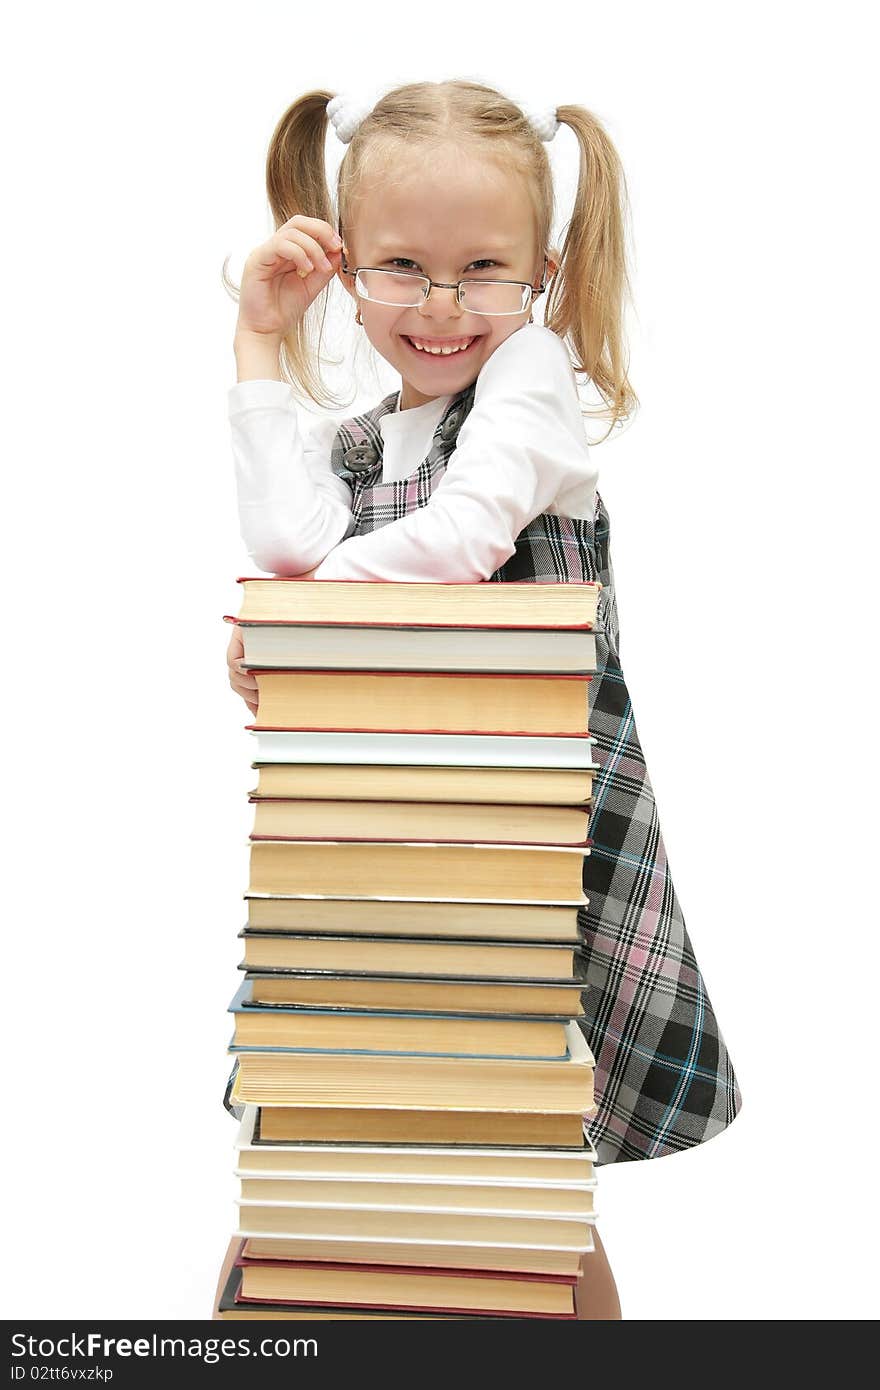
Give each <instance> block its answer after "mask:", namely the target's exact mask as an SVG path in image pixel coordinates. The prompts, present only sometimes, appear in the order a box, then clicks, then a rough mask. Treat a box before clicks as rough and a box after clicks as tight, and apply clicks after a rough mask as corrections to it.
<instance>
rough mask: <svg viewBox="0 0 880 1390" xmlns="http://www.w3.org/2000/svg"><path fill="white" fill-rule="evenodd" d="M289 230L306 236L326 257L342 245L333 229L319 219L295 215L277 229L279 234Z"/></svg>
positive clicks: (299, 214)
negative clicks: (320, 247)
mask: <svg viewBox="0 0 880 1390" xmlns="http://www.w3.org/2000/svg"><path fill="white" fill-rule="evenodd" d="M291 229H295V230H296V231H299V232H302V233H303V235H308V236H309V237H310V239H311V238H313V239H314V240H315V242H316V243H317V244H319V245H320V246H322V247H323V248H324V250H325V251H326V252H327V254H328V255H329V254H330V252H331V251H338V250H340V248H341V245H342V243H341V241H340V239H339V235H338V233H337V232H336V230H335V228H333V227H331V226H330V223H329V222H325V221H324V219H323V218H321V217H303V216H302V214H301V213H295V214H294V216H293V217H289V218H288V219H287V221H286V222H283V223H282V225H281V226H280V227H279V228H278V230H279V232H289V231H290V230H291Z"/></svg>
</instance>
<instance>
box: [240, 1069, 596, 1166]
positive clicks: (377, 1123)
mask: <svg viewBox="0 0 880 1390" xmlns="http://www.w3.org/2000/svg"><path fill="white" fill-rule="evenodd" d="M240 1080H241V1078H240V1076H239V1074H238V1071H237V1070H236V1072H235V1075H234V1077H233V1078H232V1082H231V1085H230V1088H229V1094H230V1099H231V1101H232V1103H233V1104H238V1105H245V1104H246V1102H245V1098H244V1096H243V1095H242V1094H241V1091H240V1089H239V1083H240ZM254 1109H255V1110H256V1113H257V1118H256V1121H255V1126H256V1128H255V1134H254V1142H255V1143H256V1142H259V1143H260V1144H266V1145H275V1144H297V1145H301V1144H314V1143H325V1144H353V1145H364V1144H397V1145H400V1146H401V1147H405V1148H412V1147H414V1146H416V1145H424V1144H442V1145H444V1146H446V1147H449V1146H460V1147H463V1148H472V1147H473V1145H474V1144H481V1145H486V1146H489V1145H491V1146H494V1147H495V1148H497V1149H499V1150H504V1149H523V1148H526V1147H529V1146H531V1147H534V1148H535V1150H536V1151H537V1150H541V1151H543V1150H544V1149H545V1148H549V1147H556V1148H569V1149H571V1151H572V1152H580V1150H581V1147H582V1145H583V1118H582V1116H581V1115H580V1114H578V1113H577V1112H576V1111H574V1112H555V1111H554V1112H546V1111H543V1110H540V1109H539V1108H538V1107H537V1106H536V1107H535V1109H534V1110H532V1111H528V1110H523V1111H516V1110H514V1111H506V1112H499V1111H492V1110H482V1111H480V1110H473V1109H469V1110H454V1109H451V1108H450V1109H447V1110H426V1109H420V1108H419V1106H418V1103H416V1105H414V1106H412V1107H410V1108H408V1109H405V1110H399V1109H395V1108H394V1107H393V1106H382V1107H381V1108H377V1107H370V1106H366V1107H358V1108H357V1109H341V1108H334V1107H332V1106H328V1105H310V1104H309V1103H308V1102H306V1103H304V1104H303V1103H301V1104H294V1105H284V1104H279V1105H267V1106H261V1105H255V1106H254Z"/></svg>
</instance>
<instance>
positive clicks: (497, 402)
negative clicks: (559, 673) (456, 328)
mask: <svg viewBox="0 0 880 1390" xmlns="http://www.w3.org/2000/svg"><path fill="white" fill-rule="evenodd" d="M593 476H594V470H593V467H592V464H591V462H590V458H589V447H588V444H587V438H586V433H585V430H584V422H583V417H582V415H581V410H580V403H579V398H578V393H577V381H576V378H575V375H574V371H573V368H572V365H571V360H570V358H569V355H568V349H567V348H566V346H565V344H564V343H563V342H562V340H561V339H560V338H559V337H558V336H557V335H556V334H555V333H553V332H552V331H551V330H550V329H549V328H545V327H544V326H543V324H531V325H525V324H524V325H523V326H522V327H521V328H519V329H517V330H516V331H515V332H514V333H512V334H511V335H510V337H509V338H506V339H505V340H504V342H503V343H501V344H500V346H499V347H497V348H496V349H495V351H494V352H493V353H492V356H491V357H490V358H489V360H488V361H487V362H486V364H485V366H484V367H483V368H482V370H481V372H480V374H479V376H478V377H477V384H476V391H475V393H474V403H473V406H472V408H471V411H470V413H469V415H468V417H467V419H466V420H465V422H464V424H463V425H462V427H461V429H460V431H459V434H458V439H457V441H456V447H455V449H454V450H453V452H452V454H451V456H450V459H449V463H448V465H447V468H446V472H445V474H444V475H443V478H442V479H441V480H440V482H439V483H438V484H437V487H436V488H435V489H434V492H433V494H432V496H431V499H430V501H429V502H427V503H426V505H425V506H424V507H421V508H419V509H418V510H416V511H413V512H410V513H409V514H408V515H407V516H405V517H401V518H400V519H399V520H397V521H392V522H389V523H388V525H387V526H382V527H379V528H378V529H377V530H375V531H371V532H369V533H367V534H366V535H363V536H352V537H350V539H347V540H344V541H343V542H342V543H341V544H340V545H337V546H336V548H335V549H334V550H332V551H331V552H330V554H329V555H328V556H327V558H326V560H324V561H323V562H322V564H321V565H319V567H318V569H317V571H316V573H315V578H316V579H361V580H369V579H374V580H391V581H396V582H398V583H401V582H410V583H417V582H419V581H423V582H431V581H435V582H439V583H450V584H455V583H458V584H468V583H475V582H477V581H479V580H484V579H488V578H489V576H490V575H492V574H493V573H494V572H495V570H497V569H499V568H500V566H501V565H503V564H504V563H505V561H507V560H509V559H510V557H511V555H513V553H514V551H515V550H516V538H517V536H518V535H519V533H520V531H522V529H523V527H525V526H526V525H527V524H528V523H529V522H530V521H532V520H533V519H534V518H535V517H536V516H539V515H540V514H541V513H542V512H545V511H548V510H550V509H551V505H552V503H553V502H554V500H555V499H556V498H557V497H559V496H560V495H561V494H563V493H566V492H570V491H571V489H572V488H577V487H580V488H583V485H584V483H585V482H587V481H588V480H590V479H592V478H593Z"/></svg>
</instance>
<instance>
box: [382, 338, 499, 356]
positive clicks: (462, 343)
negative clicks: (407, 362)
mask: <svg viewBox="0 0 880 1390" xmlns="http://www.w3.org/2000/svg"><path fill="white" fill-rule="evenodd" d="M400 336H401V337H402V339H403V341H404V342H405V343H406V345H407V347H408V348H409V349H410V351H411V352H415V353H418V355H419V356H420V357H431V358H433V359H434V360H435V361H436V360H437V359H438V358H439V359H441V360H444V361H448V359H449V358H450V357H467V356H468V354H469V353H470V352H471V351H472V350H473V346H474V343H476V342H478V341H479V339H480V338H481V337H482V334H480V333H475V334H474V336H473V337H471V338H465V337H460V338H452V339H450V340H449V343H448V344H447V343H446V342H445V341H444V340H443V339H442V338H438V339H435V340H434V341H433V342H431V341H430V340H428V339H423V340H422V342H421V344H419V343H416V342H415V341H414V340H413V339H412V338H410V337H408V336H407V334H406V333H402V334H401V335H400Z"/></svg>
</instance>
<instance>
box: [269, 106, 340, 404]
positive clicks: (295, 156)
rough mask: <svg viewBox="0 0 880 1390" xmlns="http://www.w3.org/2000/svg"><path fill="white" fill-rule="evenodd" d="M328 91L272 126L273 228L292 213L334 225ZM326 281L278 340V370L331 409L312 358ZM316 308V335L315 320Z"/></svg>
mask: <svg viewBox="0 0 880 1390" xmlns="http://www.w3.org/2000/svg"><path fill="white" fill-rule="evenodd" d="M332 96H333V93H332V92H325V91H321V90H316V91H312V92H306V93H304V95H303V96H301V97H299V98H297V100H296V101H295V102H294V103H293V104H292V105H291V106H289V107H288V109H287V110H286V111H285V113H284V115H283V116H282V117H281V119H280V121H279V122H278V124H277V125H276V127H275V130H274V131H273V133H272V138H271V140H270V141H269V151H268V154H267V155H266V192H267V194H268V197H269V206H270V208H271V209H272V217H273V219H274V222H275V228H276V230H277V228H278V227H281V226H282V225H283V224H284V223H285V222H287V221H288V220H289V219H290V218H291V217H293V215H294V213H297V212H299V213H302V214H303V215H304V216H306V217H320V218H322V219H323V220H324V221H325V222H329V223H330V225H331V226H332V225H333V207H332V203H331V198H330V190H329V188H328V186H327V174H326V168H325V160H324V146H325V141H326V135H327V127H328V125H329V120H328V117H327V103H328V101H330V99H331V98H332ZM332 284H333V280H331V281H330V284H328V285H327V287H326V288H325V289H324V290H323V291H322V292H321V294H320V295H318V297H317V299H316V300H315V301H314V303H312V304H311V305H310V306H309V308H308V309H307V311H306V313H305V315H304V316H303V318H302V319H300V321H299V323H296V324H294V326H293V328H292V329H291V330H290V332H289V333H287V334H285V336H284V338H283V339H282V343H281V374H282V376H286V377H287V379H288V380H289V381H291V383H292V384H293V385H300V386H301V387H302V388H303V390H304V391H305V392H306V394H307V395H308V396H309V397H310V398H311V400H313V401H314V402H315V404H316V405H318V406H322V407H325V408H330V409H332V408H333V407H335V406H336V405H338V401H337V400H336V399H335V398H334V397H333V396H332V395H331V394H330V393H329V392H328V391H327V388H326V386H325V385H324V382H323V380H322V378H321V374H320V371H318V370H317V369H316V363H317V361H318V358H319V354H320V346H321V335H322V332H323V327H324V316H325V314H326V311H327V296H328V291H329V289H330V285H332ZM319 312H320V315H321V322H320V327H319V329H318V332H317V334H316V333H315V328H314V322H315V318H316V315H317V314H318V313H319Z"/></svg>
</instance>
